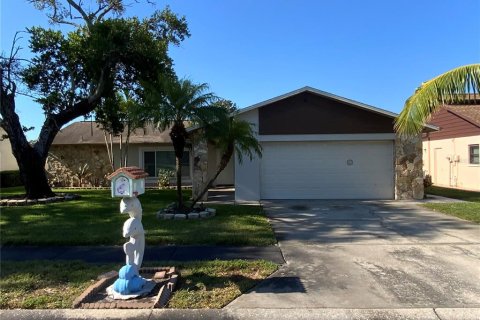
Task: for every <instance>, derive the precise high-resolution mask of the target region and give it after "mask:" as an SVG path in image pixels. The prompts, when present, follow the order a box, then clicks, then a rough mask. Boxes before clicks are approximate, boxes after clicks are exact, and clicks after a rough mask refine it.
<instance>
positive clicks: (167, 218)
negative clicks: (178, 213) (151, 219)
mask: <svg viewBox="0 0 480 320" xmlns="http://www.w3.org/2000/svg"><path fill="white" fill-rule="evenodd" d="M174 216H175V215H174V214H173V213H165V214H164V215H163V219H165V220H171V219H173V217H174Z"/></svg>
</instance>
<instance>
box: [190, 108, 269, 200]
mask: <svg viewBox="0 0 480 320" xmlns="http://www.w3.org/2000/svg"><path fill="white" fill-rule="evenodd" d="M205 130H206V134H207V137H208V138H209V141H210V142H212V143H213V144H214V145H215V146H216V147H217V148H219V149H220V150H221V152H222V157H221V158H220V162H219V164H218V166H217V171H216V172H215V174H214V175H213V177H212V178H211V179H210V180H209V181H208V183H207V184H206V185H205V186H204V188H203V190H202V191H201V192H200V193H199V194H198V195H197V197H196V198H194V199H193V201H192V205H191V207H192V208H193V206H194V205H195V204H196V203H197V202H198V201H199V200H200V199H202V197H203V195H204V194H205V193H206V192H207V191H208V189H209V188H211V187H212V184H213V182H214V181H215V180H216V179H217V177H218V175H219V174H220V173H221V172H222V171H223V170H224V169H225V168H226V167H227V165H228V163H229V162H230V159H231V158H232V156H233V152H234V151H235V153H236V154H237V159H238V162H239V163H242V162H243V155H247V156H248V157H249V159H250V161H252V159H253V157H254V155H255V154H257V155H258V156H260V157H261V156H262V147H261V145H260V144H259V143H258V140H257V139H256V138H255V135H254V132H253V129H252V124H251V123H248V122H247V121H244V120H239V119H238V118H237V117H236V116H231V117H230V118H229V119H228V120H226V121H222V122H221V123H215V124H213V125H211V126H207V127H206V128H205Z"/></svg>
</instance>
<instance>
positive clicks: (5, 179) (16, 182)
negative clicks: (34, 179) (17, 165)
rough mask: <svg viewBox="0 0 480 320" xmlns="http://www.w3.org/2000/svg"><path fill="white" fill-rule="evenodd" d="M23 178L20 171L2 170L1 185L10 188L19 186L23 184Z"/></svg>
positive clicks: (0, 174)
mask: <svg viewBox="0 0 480 320" xmlns="http://www.w3.org/2000/svg"><path fill="white" fill-rule="evenodd" d="M22 185H23V183H22V179H21V178H20V171H18V170H11V171H0V187H2V188H9V187H18V186H22Z"/></svg>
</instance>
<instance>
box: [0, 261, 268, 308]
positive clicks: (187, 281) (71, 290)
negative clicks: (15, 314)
mask: <svg viewBox="0 0 480 320" xmlns="http://www.w3.org/2000/svg"><path fill="white" fill-rule="evenodd" d="M148 265H151V266H164V265H171V264H165V263H149V264H148ZM176 266H177V267H178V270H179V272H180V281H179V282H178V284H177V288H176V291H175V292H174V294H173V296H172V299H171V300H170V303H169V304H168V307H170V308H221V307H223V306H225V305H226V304H228V303H229V302H230V301H232V300H233V299H235V298H236V297H238V296H239V295H241V294H242V293H244V292H246V291H247V290H249V289H250V288H252V287H253V286H255V285H256V284H257V283H258V282H259V281H261V280H262V279H264V278H266V277H267V276H269V275H270V274H271V273H273V272H274V271H275V270H276V269H277V265H276V264H274V263H271V262H267V261H261V260H258V261H244V260H233V261H218V260H217V261H204V262H191V263H181V264H176ZM119 268H120V265H115V264H103V265H94V264H87V263H84V262H79V261H71V262H65V261H56V262H53V261H28V262H6V261H2V268H1V272H0V308H1V309H14V308H22V309H55V308H71V306H72V302H73V300H75V298H76V297H77V296H79V295H80V294H81V293H82V292H83V291H84V290H85V289H86V288H87V287H88V286H89V285H90V284H92V283H93V282H94V281H95V279H96V278H97V276H98V275H100V274H102V273H105V272H107V271H110V270H118V269H119Z"/></svg>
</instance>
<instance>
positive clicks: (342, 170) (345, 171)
mask: <svg viewBox="0 0 480 320" xmlns="http://www.w3.org/2000/svg"><path fill="white" fill-rule="evenodd" d="M349 160H351V161H352V162H353V163H351V164H350V165H349V162H350V161H349ZM261 161H262V162H261V163H262V165H261V194H262V199H391V198H393V143H392V142H391V141H372V142H364V141H362V142H359V141H352V142H264V143H263V157H262V160H261Z"/></svg>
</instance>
